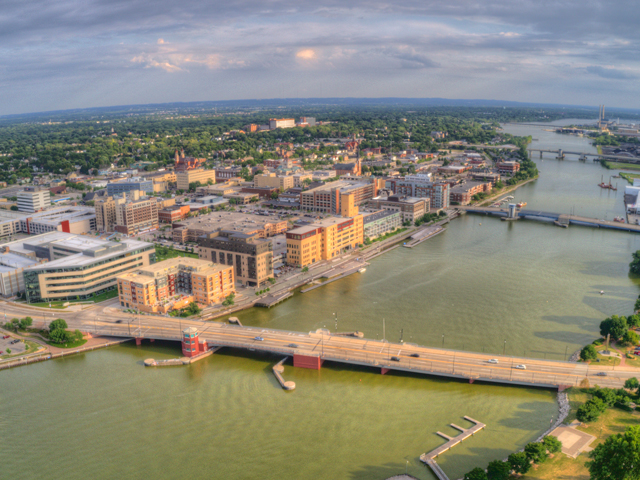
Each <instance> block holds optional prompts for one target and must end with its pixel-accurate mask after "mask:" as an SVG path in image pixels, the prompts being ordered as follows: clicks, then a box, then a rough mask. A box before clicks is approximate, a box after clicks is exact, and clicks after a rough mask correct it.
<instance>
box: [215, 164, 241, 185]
mask: <svg viewBox="0 0 640 480" xmlns="http://www.w3.org/2000/svg"><path fill="white" fill-rule="evenodd" d="M214 171H215V172H216V183H219V182H226V181H227V180H229V179H231V178H237V177H239V176H240V175H241V173H242V167H241V166H239V165H236V166H231V167H216V168H215V169H214Z"/></svg>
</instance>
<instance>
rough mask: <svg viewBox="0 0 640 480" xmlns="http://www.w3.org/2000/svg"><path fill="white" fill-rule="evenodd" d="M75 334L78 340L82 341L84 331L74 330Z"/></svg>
mask: <svg viewBox="0 0 640 480" xmlns="http://www.w3.org/2000/svg"><path fill="white" fill-rule="evenodd" d="M73 335H74V337H75V339H76V341H78V342H79V341H81V340H82V338H83V335H82V332H81V331H80V330H75V331H74V332H73Z"/></svg>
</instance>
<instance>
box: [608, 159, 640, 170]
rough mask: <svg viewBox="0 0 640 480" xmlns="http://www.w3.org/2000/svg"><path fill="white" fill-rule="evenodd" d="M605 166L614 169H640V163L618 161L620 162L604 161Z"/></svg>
mask: <svg viewBox="0 0 640 480" xmlns="http://www.w3.org/2000/svg"><path fill="white" fill-rule="evenodd" d="M602 163H603V164H604V166H605V167H607V168H609V169H612V170H640V164H636V163H618V162H608V161H604V162H602Z"/></svg>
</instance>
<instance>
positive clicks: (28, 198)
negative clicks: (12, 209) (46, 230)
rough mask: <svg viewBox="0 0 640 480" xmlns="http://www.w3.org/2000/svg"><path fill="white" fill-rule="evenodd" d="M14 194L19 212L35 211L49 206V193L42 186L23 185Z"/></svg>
mask: <svg viewBox="0 0 640 480" xmlns="http://www.w3.org/2000/svg"><path fill="white" fill-rule="evenodd" d="M16 196H17V197H18V210H19V211H20V212H27V213H35V212H39V211H41V210H44V209H45V208H47V207H50V206H51V194H50V192H49V189H47V188H44V187H24V190H20V191H19V192H18V193H17V194H16Z"/></svg>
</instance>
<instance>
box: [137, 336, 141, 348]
mask: <svg viewBox="0 0 640 480" xmlns="http://www.w3.org/2000/svg"><path fill="white" fill-rule="evenodd" d="M136 345H137V346H138V347H139V346H140V345H142V338H138V337H136Z"/></svg>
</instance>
